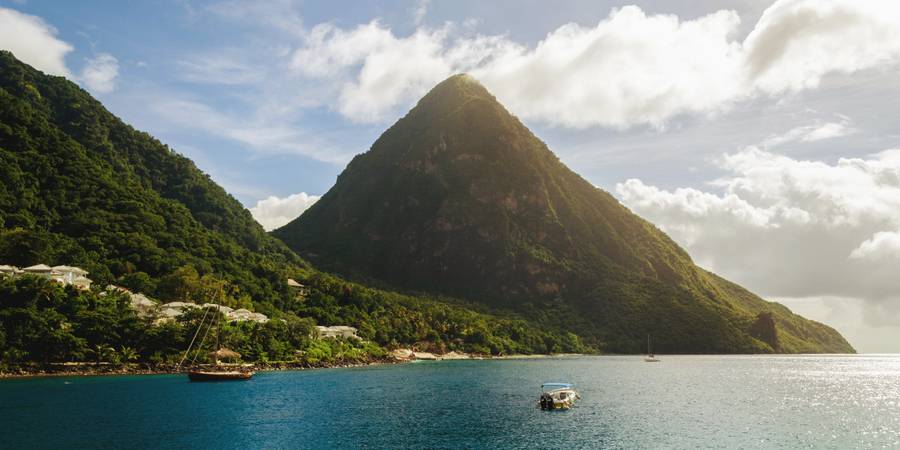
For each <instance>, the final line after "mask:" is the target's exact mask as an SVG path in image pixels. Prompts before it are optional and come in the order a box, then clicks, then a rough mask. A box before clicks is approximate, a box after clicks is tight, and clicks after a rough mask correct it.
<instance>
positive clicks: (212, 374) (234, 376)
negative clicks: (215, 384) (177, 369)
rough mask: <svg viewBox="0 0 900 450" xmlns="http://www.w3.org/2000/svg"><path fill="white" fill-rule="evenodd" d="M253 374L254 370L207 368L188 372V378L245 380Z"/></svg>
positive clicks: (198, 379) (195, 379)
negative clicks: (207, 369) (214, 369)
mask: <svg viewBox="0 0 900 450" xmlns="http://www.w3.org/2000/svg"><path fill="white" fill-rule="evenodd" d="M252 376H253V372H238V371H227V372H226V371H221V372H219V371H206V370H192V371H190V372H188V379H190V380H191V381H243V380H249V379H250V378H251V377H252Z"/></svg>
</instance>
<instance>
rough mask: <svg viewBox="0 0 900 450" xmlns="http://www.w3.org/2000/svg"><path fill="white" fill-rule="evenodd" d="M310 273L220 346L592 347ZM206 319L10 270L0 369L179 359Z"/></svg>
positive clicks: (203, 354)
mask: <svg viewBox="0 0 900 450" xmlns="http://www.w3.org/2000/svg"><path fill="white" fill-rule="evenodd" d="M309 275H310V277H309V282H310V285H311V286H312V289H311V291H310V294H309V295H308V296H307V297H305V298H304V297H298V298H296V299H295V301H294V304H293V307H292V308H291V312H281V313H279V314H278V317H276V318H275V319H274V320H270V321H269V322H266V323H264V324H259V323H256V322H252V321H246V322H233V323H226V322H225V321H224V320H223V319H224V316H221V317H220V318H219V322H220V323H222V324H223V325H222V329H221V344H222V345H223V346H225V347H228V348H230V349H232V350H235V351H237V352H238V353H241V354H242V356H243V360H244V361H247V362H257V363H273V362H281V363H284V362H287V363H295V364H308V365H317V364H334V363H347V362H350V363H352V362H364V361H370V360H372V359H377V358H382V357H384V356H385V355H386V350H385V347H384V346H399V345H409V344H418V348H420V349H423V350H435V351H442V352H443V351H450V350H458V351H467V352H476V353H483V354H502V353H535V352H563V351H565V352H578V351H584V350H585V349H584V347H582V345H581V343H580V341H579V339H578V338H577V337H576V336H575V335H572V334H556V333H548V332H543V331H539V330H537V329H536V328H535V327H533V326H531V325H529V324H528V323H526V322H524V321H521V320H513V319H500V318H495V317H493V316H490V315H485V314H479V313H475V312H472V311H469V310H465V309H462V308H459V307H453V306H448V305H446V304H443V303H439V302H434V301H430V300H423V299H419V298H413V297H407V296H402V295H398V294H393V293H389V292H384V291H378V290H373V289H368V288H365V287H362V286H359V285H355V284H348V283H345V282H343V281H341V280H340V279H338V278H335V277H332V276H329V275H324V274H321V273H315V272H312V273H310V274H309ZM202 320H203V311H201V310H200V309H193V310H190V309H189V310H187V312H185V313H184V314H182V315H181V316H179V317H178V319H177V320H173V321H162V322H161V323H160V322H157V318H156V317H140V316H138V315H137V314H136V312H135V311H134V310H133V309H132V308H131V306H130V298H129V296H128V295H126V294H124V293H121V292H115V291H110V292H103V293H98V292H90V291H88V292H85V291H79V290H76V289H74V288H72V287H63V286H61V285H59V284H57V283H53V282H50V281H48V280H46V279H44V278H40V277H34V276H22V277H17V278H10V277H3V278H0V370H4V369H6V370H8V369H14V368H21V367H23V366H28V365H33V364H41V365H47V364H50V363H61V362H89V363H98V364H99V363H105V364H113V365H124V364H127V363H140V364H143V365H148V366H155V367H172V366H174V365H176V364H177V363H178V362H179V361H181V359H182V358H183V357H184V352H185V350H186V349H187V348H188V343H189V342H190V340H191V337H192V336H193V334H194V333H195V332H196V330H197V329H198V327H199V325H200V323H201V321H202ZM317 320H318V321H322V322H323V323H352V324H357V325H358V326H359V327H360V329H359V334H360V336H361V337H362V338H363V340H356V339H314V338H313V337H314V336H315V324H316V321H317ZM205 323H207V324H208V323H210V320H209V319H207V320H206V322H205ZM201 330H204V329H203V328H201ZM203 342H204V343H205V345H204V346H203V348H201V349H199V350H196V351H194V352H192V353H191V354H190V355H188V361H189V362H190V361H194V360H196V361H197V362H198V363H200V362H208V360H209V355H208V352H209V351H211V350H212V347H211V343H212V338H211V337H210V338H209V339H208V340H206V341H203ZM379 344H381V345H379Z"/></svg>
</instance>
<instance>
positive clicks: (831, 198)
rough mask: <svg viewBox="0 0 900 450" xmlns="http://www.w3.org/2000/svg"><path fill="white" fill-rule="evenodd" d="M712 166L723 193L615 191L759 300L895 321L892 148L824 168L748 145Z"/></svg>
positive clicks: (899, 209) (895, 173)
mask: <svg viewBox="0 0 900 450" xmlns="http://www.w3.org/2000/svg"><path fill="white" fill-rule="evenodd" d="M719 166H720V168H721V169H723V170H724V171H725V172H726V173H727V175H726V176H724V177H722V178H719V179H717V180H714V181H712V182H711V183H710V185H711V188H717V189H718V190H720V191H721V192H706V191H701V190H698V189H693V188H681V189H674V190H665V189H659V188H657V187H654V186H650V185H647V184H645V183H643V182H642V181H640V180H636V179H631V180H628V181H626V182H624V183H620V184H618V185H617V187H616V192H617V194H618V196H619V198H620V199H621V200H622V202H623V203H624V204H625V205H627V206H629V207H630V208H632V209H633V210H634V211H635V212H636V213H637V214H639V215H641V216H643V217H645V218H647V219H648V220H650V221H652V222H654V223H656V224H658V225H659V226H660V227H661V228H662V229H663V230H665V231H666V232H667V233H669V234H670V235H671V236H672V237H673V238H674V239H675V240H676V241H678V242H679V243H680V244H681V245H683V246H685V247H686V248H687V249H688V251H689V253H690V254H691V255H692V256H693V257H694V258H695V259H696V260H697V262H698V263H699V264H701V265H702V266H705V267H708V268H710V269H712V270H713V271H716V272H719V273H721V274H723V275H725V276H727V277H729V278H732V279H734V280H736V281H738V282H740V283H742V284H745V285H746V286H747V287H749V288H750V289H752V290H754V291H756V292H758V293H760V294H762V295H765V296H769V297H790V298H810V297H823V298H844V299H859V300H860V302H861V303H863V305H864V312H866V316H865V318H866V320H867V321H868V323H869V324H871V325H876V326H885V325H892V326H896V325H898V324H900V316H898V315H897V313H898V312H900V277H898V276H897V271H896V268H897V267H900V150H887V151H883V152H880V153H877V154H874V155H870V156H869V157H866V158H843V159H840V160H838V161H837V162H836V163H834V164H828V163H826V162H822V161H806V160H799V159H793V158H790V157H787V156H783V155H779V154H775V153H772V152H768V151H764V150H759V149H757V148H748V149H745V150H743V151H740V152H737V153H733V154H729V155H725V156H724V157H722V158H721V160H720V161H719ZM885 312H890V314H886V313H885Z"/></svg>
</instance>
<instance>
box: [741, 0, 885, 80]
mask: <svg viewBox="0 0 900 450" xmlns="http://www.w3.org/2000/svg"><path fill="white" fill-rule="evenodd" d="M898 22H900V3H898V2H896V1H893V0H870V1H857V0H779V1H776V2H775V3H774V4H773V5H772V6H770V7H769V8H768V9H767V10H766V11H765V12H764V13H763V15H762V17H761V18H760V19H759V21H758V22H757V24H756V27H755V28H754V29H753V31H752V32H751V33H750V35H749V36H747V39H746V40H745V41H744V49H745V52H746V56H745V59H746V66H747V69H748V74H749V76H750V77H751V78H752V80H751V81H752V83H753V84H754V85H755V86H756V87H757V88H759V89H761V90H763V91H766V92H769V93H779V92H784V91H791V90H800V89H808V88H814V87H816V86H818V85H819V83H820V82H821V80H822V77H823V76H825V75H826V74H829V73H834V72H838V73H852V72H855V71H858V70H863V69H868V68H871V67H875V66H878V65H881V64H886V63H894V62H896V61H897V59H898V57H900V28H898V27H897V23H898Z"/></svg>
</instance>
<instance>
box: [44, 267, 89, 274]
mask: <svg viewBox="0 0 900 450" xmlns="http://www.w3.org/2000/svg"><path fill="white" fill-rule="evenodd" d="M53 270H58V271H60V272H72V273H77V274H79V275H87V274H88V271H87V270H84V269H82V268H81V267H73V266H53Z"/></svg>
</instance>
